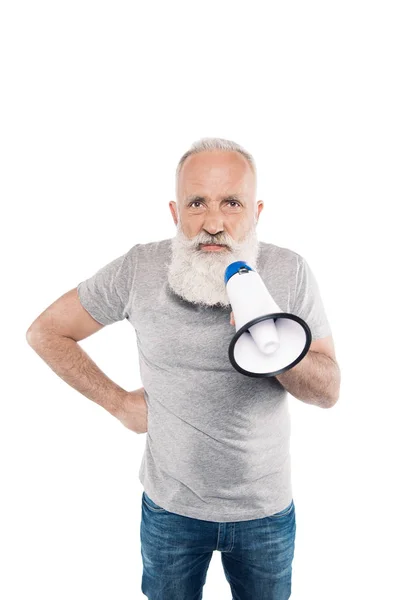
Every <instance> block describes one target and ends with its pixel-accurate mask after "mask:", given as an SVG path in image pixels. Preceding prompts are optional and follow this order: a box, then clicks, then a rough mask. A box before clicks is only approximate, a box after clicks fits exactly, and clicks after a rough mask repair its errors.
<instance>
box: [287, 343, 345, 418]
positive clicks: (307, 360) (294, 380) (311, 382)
mask: <svg viewBox="0 0 400 600" xmlns="http://www.w3.org/2000/svg"><path fill="white" fill-rule="evenodd" d="M275 377H276V379H277V380H278V381H279V382H280V383H281V384H282V385H283V387H284V388H285V389H286V390H287V391H288V392H289V393H290V394H291V395H292V396H294V397H295V398H297V399H298V400H302V401H303V402H306V403H307V404H315V405H316V406H320V407H321V408H331V407H332V406H334V404H336V402H337V400H338V398H339V390H340V368H339V365H338V363H337V362H336V356H335V349H334V344H333V339H332V336H331V335H329V336H327V337H324V338H320V339H317V340H314V341H312V342H311V345H310V349H309V351H308V352H307V354H306V355H305V357H304V358H303V359H302V360H301V361H300V362H299V363H297V365H295V366H294V367H292V368H291V369H289V370H288V371H285V373H281V374H280V375H276V376H275Z"/></svg>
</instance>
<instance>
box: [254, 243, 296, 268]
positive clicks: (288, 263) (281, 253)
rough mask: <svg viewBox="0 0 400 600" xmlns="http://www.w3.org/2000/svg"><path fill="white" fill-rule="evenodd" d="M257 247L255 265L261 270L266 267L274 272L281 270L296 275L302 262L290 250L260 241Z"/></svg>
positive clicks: (294, 252)
mask: <svg viewBox="0 0 400 600" xmlns="http://www.w3.org/2000/svg"><path fill="white" fill-rule="evenodd" d="M259 247H260V251H259V255H258V259H257V264H258V266H259V268H261V269H262V268H263V267H266V268H268V269H273V270H274V271H279V270H282V269H283V270H284V271H285V272H294V273H296V272H297V270H298V267H299V265H300V264H301V262H302V261H303V257H302V256H301V255H300V254H299V253H298V252H296V251H295V250H292V249H291V248H286V247H284V246H278V245H277V244H272V243H269V242H262V241H259Z"/></svg>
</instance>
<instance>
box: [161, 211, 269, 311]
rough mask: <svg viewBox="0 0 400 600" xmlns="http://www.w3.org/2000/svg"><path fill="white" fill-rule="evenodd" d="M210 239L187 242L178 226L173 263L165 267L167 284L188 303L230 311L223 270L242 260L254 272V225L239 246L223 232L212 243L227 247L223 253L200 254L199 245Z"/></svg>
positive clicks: (205, 236)
mask: <svg viewBox="0 0 400 600" xmlns="http://www.w3.org/2000/svg"><path fill="white" fill-rule="evenodd" d="M211 241H212V236H210V235H208V234H207V233H205V232H203V231H202V232H201V233H199V234H198V235H197V236H195V237H194V238H192V239H189V238H187V237H186V236H185V235H184V233H183V232H182V230H181V227H180V222H178V226H177V233H176V236H175V237H173V238H172V259H171V262H170V264H169V266H168V273H167V275H168V282H169V285H170V286H171V288H172V290H173V291H174V292H175V293H176V294H178V295H179V296H181V297H182V298H184V299H185V300H188V301H189V302H194V303H196V304H201V305H205V306H213V305H216V304H220V305H222V306H226V307H229V306H230V302H229V298H228V294H227V293H226V286H225V280H224V275H225V269H226V267H227V266H228V265H229V264H230V263H232V262H235V261H237V260H243V261H245V262H247V263H248V265H249V266H250V267H252V268H253V269H255V270H257V259H258V256H259V250H260V248H259V242H258V239H257V232H256V226H255V225H254V226H253V227H252V228H251V229H250V231H249V232H248V233H247V234H246V236H245V238H244V239H243V240H241V241H240V242H236V241H235V240H233V239H232V237H231V236H230V235H228V234H227V233H226V232H224V233H223V234H218V235H217V236H216V237H215V238H214V243H218V244H225V245H226V246H228V247H227V248H225V249H224V250H216V251H207V250H201V249H200V248H199V244H201V243H210V242H211Z"/></svg>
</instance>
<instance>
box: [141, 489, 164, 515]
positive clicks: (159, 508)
mask: <svg viewBox="0 0 400 600" xmlns="http://www.w3.org/2000/svg"><path fill="white" fill-rule="evenodd" d="M142 501H143V502H144V504H145V505H146V506H147V508H148V509H149V510H152V511H153V512H168V511H167V510H165V508H163V507H162V506H158V504H156V503H155V502H153V500H152V499H151V498H149V496H148V495H147V494H146V492H143V494H142Z"/></svg>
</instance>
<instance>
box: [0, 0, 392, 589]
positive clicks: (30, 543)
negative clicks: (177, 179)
mask: <svg viewBox="0 0 400 600" xmlns="http://www.w3.org/2000/svg"><path fill="white" fill-rule="evenodd" d="M396 9H397V3H395V2H385V1H382V0H380V2H368V1H367V2H365V1H364V2H354V1H350V0H346V1H336V2H330V3H327V2H274V3H268V2H258V3H255V2H246V3H243V2H240V3H239V2H232V1H230V2H218V0H217V1H214V2H212V3H211V2H209V1H203V2H202V3H193V2H171V1H169V2H168V3H167V2H165V3H162V2H158V3H157V2H155V3H143V2H140V3H139V2H136V3H135V2H118V1H114V2H101V1H97V2H89V1H85V0H79V2H76V1H72V0H70V1H69V2H50V1H48V2H44V1H36V2H21V1H17V0H14V1H13V2H11V1H9V2H7V1H6V2H4V3H2V8H1V14H0V23H1V24H0V55H1V74H0V75H1V88H2V89H1V94H0V102H1V111H0V119H1V135H0V144H1V171H2V175H1V183H0V185H1V189H0V192H1V206H2V219H1V220H2V228H1V229H2V235H1V258H2V284H3V285H2V294H1V303H2V307H1V314H2V317H3V323H2V325H3V326H2V341H3V344H2V346H3V347H2V355H3V357H2V365H3V369H2V378H1V379H2V389H1V400H2V418H1V431H0V434H1V438H0V439H1V442H0V443H1V448H0V450H1V484H2V492H1V500H0V501H1V513H0V514H1V523H0V529H1V535H0V538H1V542H0V543H1V547H0V548H1V554H2V555H1V565H2V575H1V581H0V595H1V596H2V597H3V598H5V599H7V600H16V599H18V600H19V599H22V598H24V599H25V598H41V600H47V599H49V600H50V599H51V600H53V599H54V598H57V599H58V600H64V599H68V600H69V599H71V598H74V600H83V599H85V600H87V599H91V598H93V599H94V598H96V600H102V599H107V600H108V599H110V598H113V599H115V600H116V599H118V600H123V599H130V598H142V597H144V596H143V595H142V593H141V590H140V585H141V574H142V563H141V555H140V541H139V528H140V518H141V494H142V486H141V483H140V482H139V479H138V471H139V466H140V461H141V458H142V454H143V451H144V446H145V434H143V435H137V434H135V433H133V432H132V431H130V430H128V429H127V428H125V427H124V426H123V425H122V424H121V423H120V422H119V421H118V420H116V419H115V418H114V417H112V416H111V415H110V414H109V413H108V412H107V411H105V410H104V409H103V408H101V407H100V406H99V405H97V404H95V403H94V402H91V401H90V400H88V399H87V398H86V397H84V396H83V395H81V394H79V393H78V392H77V391H75V390H74V389H73V388H72V387H70V386H68V385H67V384H66V383H65V382H64V381H63V380H62V379H60V378H59V377H58V376H57V375H56V374H55V373H54V372H53V371H52V370H51V369H50V368H49V367H48V365H47V364H46V363H45V362H44V361H43V360H42V359H41V358H40V357H39V356H38V355H37V354H36V353H35V352H34V351H33V350H32V348H31V347H30V346H29V345H28V343H27V341H26V338H25V334H26V330H27V329H28V327H29V326H30V324H31V323H32V321H33V320H34V319H35V318H36V317H37V316H38V315H39V314H40V313H41V312H42V311H43V310H44V309H45V308H46V307H47V306H48V305H49V304H51V303H52V302H53V301H54V300H56V299H57V298H58V297H59V296H61V295H62V294H64V293H65V292H66V291H68V290H69V289H71V288H73V287H75V286H76V285H77V284H78V283H79V282H80V281H81V280H83V279H85V278H87V277H89V276H90V275H92V274H93V273H94V272H95V271H96V270H98V269H99V268H100V267H101V266H103V265H104V264H106V263H107V262H109V261H110V260H112V259H113V258H115V257H117V256H119V255H121V254H122V253H124V252H125V251H127V250H128V248H130V247H131V246H132V245H133V244H135V243H137V242H142V243H145V242H148V241H155V240H160V239H165V238H167V237H172V236H173V235H174V234H175V225H174V223H173V220H172V217H171V214H170V211H169V208H168V202H169V201H170V200H172V199H174V171H175V167H176V164H177V162H178V160H179V158H180V156H181V155H182V154H183V153H184V152H185V151H186V150H187V149H188V147H189V146H190V144H191V143H192V142H193V141H194V140H196V139H198V138H200V137H203V136H219V137H224V138H227V139H232V140H235V141H236V142H238V143H240V144H242V145H243V146H244V147H245V148H246V149H248V150H249V151H250V152H251V153H252V154H253V156H254V158H255V160H256V163H257V167H258V171H259V187H258V198H257V199H262V200H263V201H264V204H265V208H264V211H263V212H262V213H261V216H260V221H259V225H258V230H257V231H258V236H259V239H261V240H263V241H266V242H272V243H275V244H278V245H280V246H285V247H288V248H291V249H293V250H295V251H296V252H298V253H300V254H302V255H303V256H304V257H305V258H306V259H307V260H308V262H309V264H310V266H311V268H312V269H313V271H314V273H315V275H316V278H317V281H318V283H319V286H320V291H321V295H322V298H323V301H324V305H325V308H326V312H327V315H328V318H329V321H330V323H331V327H332V331H333V337H334V341H335V348H336V354H337V359H338V362H339V364H340V367H341V371H342V386H341V394H340V399H339V402H338V403H337V405H336V406H335V407H334V408H332V409H329V410H322V409H320V408H318V407H315V406H311V405H308V404H306V403H304V402H301V401H299V400H296V399H295V398H293V397H292V396H290V398H289V402H290V410H291V416H292V438H291V455H292V471H293V489H294V500H295V505H296V519H297V536H296V549H295V558H294V561H293V580H292V585H293V593H292V596H291V599H293V600H321V599H322V598H323V599H324V600H333V599H335V600H336V599H337V598H341V600H353V599H356V598H357V599H358V598H363V599H365V598H371V599H372V598H374V599H375V598H390V599H392V598H395V597H400V584H399V582H398V567H399V562H398V561H399V553H398V547H399V535H400V526H399V511H398V507H399V502H400V496H399V491H398V488H397V484H398V473H399V465H398V456H399V449H400V444H399V441H398V427H399V417H400V411H399V383H398V382H399V376H398V372H399V366H398V364H399V343H398V340H399V335H400V328H399V316H398V313H399V307H398V299H399V294H398V273H399V267H398V259H399V251H398V227H399V221H398V218H397V219H396V217H395V212H396V211H397V209H398V205H399V158H400V156H399V154H400V151H399V134H400V127H399V106H400V94H399V52H400V48H399V36H398V31H399V26H400V23H399V18H398V15H397V14H396ZM81 344H82V347H83V348H84V349H85V350H86V351H87V352H88V353H89V355H90V356H91V357H92V358H93V359H94V360H95V362H96V363H97V364H98V365H99V366H100V367H101V368H102V370H104V372H106V373H107V375H108V376H109V377H111V378H112V379H113V380H114V381H116V382H117V383H118V384H119V385H121V386H122V387H124V388H126V389H128V390H133V389H136V388H138V387H140V386H141V385H142V384H141V380H140V375H139V366H138V356H137V350H136V340H135V335H134V331H133V330H132V327H131V326H130V325H129V323H128V322H126V321H124V322H119V323H116V324H114V326H109V327H105V328H103V329H102V330H101V331H100V332H98V333H97V335H94V336H92V337H90V338H88V339H86V340H83V341H82V342H81ZM203 597H204V599H205V600H213V599H215V598H219V599H220V600H224V599H225V600H230V598H231V594H230V590H229V584H228V582H227V581H226V580H225V577H224V574H223V570H222V565H221V561H220V553H219V552H215V553H214V556H213V560H212V561H211V564H210V567H209V571H208V575H207V581H206V585H205V587H204V596H203ZM254 600H258V599H254Z"/></svg>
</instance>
